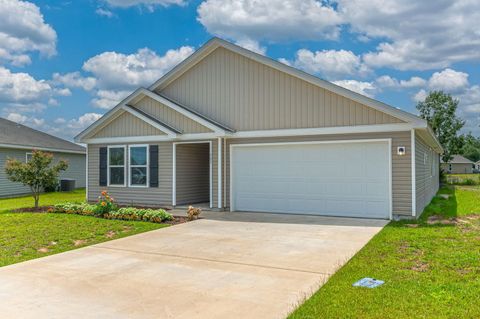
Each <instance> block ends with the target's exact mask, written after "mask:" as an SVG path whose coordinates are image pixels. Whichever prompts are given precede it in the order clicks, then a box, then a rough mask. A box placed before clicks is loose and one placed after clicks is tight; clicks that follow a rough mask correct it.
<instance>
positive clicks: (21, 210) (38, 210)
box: [11, 206, 200, 225]
mask: <svg viewBox="0 0 480 319" xmlns="http://www.w3.org/2000/svg"><path fill="white" fill-rule="evenodd" d="M51 207H52V206H40V207H38V208H35V207H24V208H18V209H12V210H11V212H12V213H46V212H47V211H48V209H49V208H51ZM125 207H126V206H125ZM136 208H140V207H136ZM141 208H147V207H141ZM199 219H200V218H199ZM186 222H189V220H188V219H187V217H185V216H173V220H167V221H164V222H163V223H162V224H168V225H178V224H183V223H186Z"/></svg>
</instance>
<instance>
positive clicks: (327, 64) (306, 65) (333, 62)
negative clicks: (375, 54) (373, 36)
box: [281, 49, 368, 79]
mask: <svg viewBox="0 0 480 319" xmlns="http://www.w3.org/2000/svg"><path fill="white" fill-rule="evenodd" d="M281 62H283V61H281ZM291 64H292V65H293V66H295V67H297V68H300V69H302V70H305V71H306V72H309V73H315V74H320V75H322V76H324V77H325V78H327V79H337V78H341V77H344V76H347V75H365V74H366V73H368V69H366V68H365V66H364V65H363V64H362V63H361V60H360V58H359V57H358V56H356V55H355V54H354V53H353V52H352V51H346V50H338V51H337V50H323V51H316V52H312V51H310V50H307V49H300V50H298V51H297V53H296V57H295V60H294V61H293V62H291Z"/></svg>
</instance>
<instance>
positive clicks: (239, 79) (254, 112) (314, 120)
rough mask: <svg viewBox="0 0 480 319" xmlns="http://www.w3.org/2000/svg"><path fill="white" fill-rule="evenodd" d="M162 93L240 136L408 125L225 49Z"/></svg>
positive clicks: (209, 56) (218, 50)
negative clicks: (256, 132) (258, 132)
mask: <svg viewBox="0 0 480 319" xmlns="http://www.w3.org/2000/svg"><path fill="white" fill-rule="evenodd" d="M160 93H161V94H163V95H165V96H167V97H169V98H171V99H173V100H175V101H178V102H180V103H181V104H184V105H186V106H188V107H190V108H192V109H194V110H195V111H197V112H199V113H201V114H203V115H205V116H207V117H210V118H212V119H214V120H216V121H218V122H219V123H222V124H224V125H226V126H229V127H231V128H233V129H236V130H238V131H244V130H267V129H289V128H312V127H332V126H354V125H369V124H390V123H402V121H401V120H399V119H397V118H394V117H392V116H390V115H387V114H385V113H382V112H379V111H377V110H374V109H373V108H370V107H367V106H365V105H362V104H359V103H357V102H355V101H353V100H350V99H348V98H345V97H342V96H340V95H337V94H335V93H332V92H330V91H327V90H325V89H322V88H320V87H317V86H315V85H313V84H310V83H308V82H306V81H304V80H301V79H299V78H297V77H294V76H291V75H288V74H286V73H284V72H281V71H278V70H275V69H273V68H271V67H269V66H266V65H264V64H261V63H258V62H256V61H253V60H252V59H249V58H247V57H244V56H242V55H239V54H237V53H234V52H232V51H229V50H226V49H224V48H218V49H216V50H215V51H213V52H212V53H211V54H210V55H208V56H207V57H206V58H205V59H203V60H202V61H201V62H199V63H198V64H197V65H195V66H194V67H192V68H191V69H190V70H189V71H188V72H186V73H185V74H183V75H182V76H180V77H179V78H178V79H176V80H175V81H173V82H172V83H170V84H169V85H168V86H167V87H166V88H164V89H163V90H162V91H161V92H160Z"/></svg>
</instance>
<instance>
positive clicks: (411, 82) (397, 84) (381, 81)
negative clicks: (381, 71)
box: [375, 75, 427, 89]
mask: <svg viewBox="0 0 480 319" xmlns="http://www.w3.org/2000/svg"><path fill="white" fill-rule="evenodd" d="M375 83H376V84H377V85H378V86H379V87H381V88H391V89H400V88H407V89H408V88H415V87H424V86H425V85H426V84H427V81H426V80H424V79H422V78H421V77H418V76H412V77H411V78H410V79H408V80H400V81H399V80H397V79H396V78H393V77H391V76H389V75H382V76H380V77H378V78H377V79H376V80H375Z"/></svg>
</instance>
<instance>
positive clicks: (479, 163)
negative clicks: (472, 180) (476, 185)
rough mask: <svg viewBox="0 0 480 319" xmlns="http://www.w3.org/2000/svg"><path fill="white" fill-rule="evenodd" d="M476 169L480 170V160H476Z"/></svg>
mask: <svg viewBox="0 0 480 319" xmlns="http://www.w3.org/2000/svg"><path fill="white" fill-rule="evenodd" d="M475 170H476V171H477V172H479V171H480V161H478V162H475Z"/></svg>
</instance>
